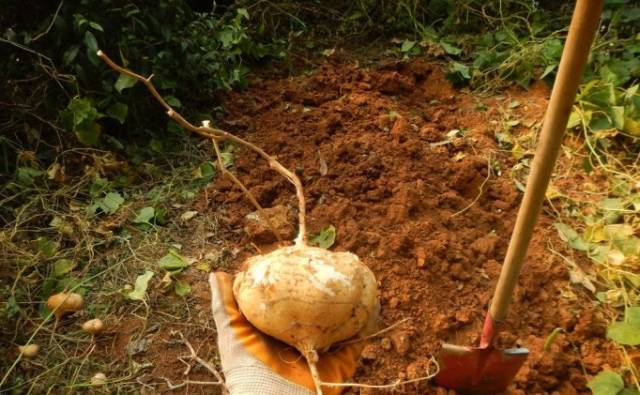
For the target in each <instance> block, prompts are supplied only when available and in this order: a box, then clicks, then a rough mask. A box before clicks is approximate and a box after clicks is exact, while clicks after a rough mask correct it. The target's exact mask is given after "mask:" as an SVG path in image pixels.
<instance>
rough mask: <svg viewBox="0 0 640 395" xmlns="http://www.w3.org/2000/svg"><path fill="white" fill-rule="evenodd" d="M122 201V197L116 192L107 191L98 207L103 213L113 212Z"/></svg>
mask: <svg viewBox="0 0 640 395" xmlns="http://www.w3.org/2000/svg"><path fill="white" fill-rule="evenodd" d="M122 203H124V198H123V197H122V196H121V195H120V194H119V193H118V192H109V193H107V194H106V196H105V197H104V198H102V200H101V203H100V208H101V209H102V211H104V212H105V214H113V213H115V212H116V211H118V209H119V208H120V206H121V205H122Z"/></svg>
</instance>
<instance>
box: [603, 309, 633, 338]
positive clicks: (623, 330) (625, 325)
mask: <svg viewBox="0 0 640 395" xmlns="http://www.w3.org/2000/svg"><path fill="white" fill-rule="evenodd" d="M607 337H608V338H609V339H611V340H613V341H615V342H616V343H618V344H622V345H625V346H637V345H640V307H629V308H628V309H627V311H626V313H625V320H624V321H617V322H614V323H612V324H611V325H609V328H607Z"/></svg>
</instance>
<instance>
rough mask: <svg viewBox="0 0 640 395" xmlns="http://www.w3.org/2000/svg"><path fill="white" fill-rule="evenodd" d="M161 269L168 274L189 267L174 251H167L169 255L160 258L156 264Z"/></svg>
mask: <svg viewBox="0 0 640 395" xmlns="http://www.w3.org/2000/svg"><path fill="white" fill-rule="evenodd" d="M158 264H159V265H160V268H161V269H164V270H166V271H169V272H173V271H181V270H182V269H184V268H185V267H187V266H189V263H188V262H187V260H186V259H184V257H182V256H180V254H178V253H177V252H176V251H175V250H169V253H168V254H167V255H165V256H164V257H162V258H161V259H160V261H159V262H158Z"/></svg>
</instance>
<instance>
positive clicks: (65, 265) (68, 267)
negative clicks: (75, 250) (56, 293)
mask: <svg viewBox="0 0 640 395" xmlns="http://www.w3.org/2000/svg"><path fill="white" fill-rule="evenodd" d="M75 267H76V262H75V261H72V260H71V259H58V260H57V261H56V262H55V263H54V264H53V275H54V276H55V277H62V276H64V275H65V274H67V273H69V272H70V271H72V270H73V269H75Z"/></svg>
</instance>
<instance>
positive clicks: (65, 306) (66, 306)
mask: <svg viewBox="0 0 640 395" xmlns="http://www.w3.org/2000/svg"><path fill="white" fill-rule="evenodd" d="M47 307H48V308H49V310H51V311H53V314H54V315H55V316H56V319H57V320H59V319H60V318H62V316H64V315H65V314H69V313H73V312H76V311H80V310H82V308H83V307H84V299H83V298H82V296H81V295H80V294H77V293H73V292H72V293H66V292H60V293H57V294H55V295H51V296H50V297H49V299H47Z"/></svg>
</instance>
